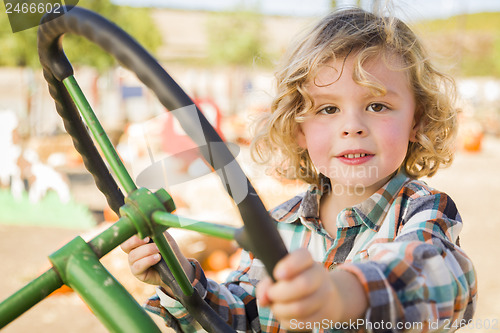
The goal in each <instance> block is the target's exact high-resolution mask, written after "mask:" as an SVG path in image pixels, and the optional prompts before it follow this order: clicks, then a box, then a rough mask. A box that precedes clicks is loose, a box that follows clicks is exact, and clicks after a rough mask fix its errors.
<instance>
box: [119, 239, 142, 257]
mask: <svg viewBox="0 0 500 333" xmlns="http://www.w3.org/2000/svg"><path fill="white" fill-rule="evenodd" d="M148 242H149V237H146V238H144V239H140V238H139V237H137V235H134V236H132V237H130V238H129V239H127V240H126V241H125V242H123V243H122V244H121V245H120V247H121V249H122V250H123V252H125V253H127V254H128V253H129V252H130V251H132V250H133V249H135V248H137V247H139V246H141V245H144V244H147V243H148Z"/></svg>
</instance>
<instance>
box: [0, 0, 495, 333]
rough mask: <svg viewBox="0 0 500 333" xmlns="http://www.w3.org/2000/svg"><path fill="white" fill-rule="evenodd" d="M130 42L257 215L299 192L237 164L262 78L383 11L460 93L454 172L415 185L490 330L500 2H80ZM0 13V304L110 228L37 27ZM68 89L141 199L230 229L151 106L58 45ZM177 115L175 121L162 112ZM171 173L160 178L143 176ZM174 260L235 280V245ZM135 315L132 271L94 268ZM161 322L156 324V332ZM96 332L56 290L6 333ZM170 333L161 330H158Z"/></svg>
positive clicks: (176, 136) (81, 44) (90, 51)
mask: <svg viewBox="0 0 500 333" xmlns="http://www.w3.org/2000/svg"><path fill="white" fill-rule="evenodd" d="M78 5H79V6H82V7H86V8H89V9H92V10H94V11H96V12H98V13H100V14H101V15H103V16H105V17H106V18H108V19H110V20H111V21H113V22H115V23H117V24H118V25H119V26H120V27H122V28H123V29H124V30H125V31H127V32H128V33H130V34H131V35H132V36H134V37H135V38H136V39H137V40H138V41H139V42H140V43H141V44H142V45H143V46H144V47H145V48H146V49H148V50H149V51H150V52H151V53H152V54H153V55H154V56H155V57H156V58H157V59H158V61H159V62H160V63H161V64H162V65H163V66H164V68H165V69H166V70H167V72H169V74H170V75H171V76H172V77H173V78H174V79H175V80H176V81H177V82H178V83H179V84H180V85H181V87H183V89H184V90H185V91H186V92H187V93H188V94H189V95H190V96H191V97H192V98H193V99H194V101H195V102H196V103H197V104H198V105H199V106H200V107H201V108H202V109H203V112H204V114H205V116H206V117H207V118H208V119H209V120H210V122H211V123H212V125H213V126H214V127H215V128H216V130H217V131H218V132H219V133H220V134H221V135H222V136H223V137H224V138H225V139H226V140H227V141H229V142H230V143H232V144H234V146H235V147H236V149H237V155H238V156H237V159H238V161H239V162H241V164H242V166H243V168H244V170H245V172H246V173H247V174H248V176H249V177H250V178H251V181H252V183H253V184H254V185H255V187H256V189H257V191H258V192H259V194H261V196H262V198H263V200H264V202H265V205H266V206H267V207H268V208H272V207H273V206H274V205H276V204H278V203H280V202H282V201H283V200H285V199H287V198H289V197H292V196H293V195H294V194H296V193H298V192H300V191H302V190H303V189H304V185H303V184H300V183H298V182H290V181H288V182H283V181H278V180H276V179H274V178H272V177H270V176H269V175H268V174H267V173H266V170H265V169H264V168H262V167H259V166H257V165H255V164H254V163H253V162H252V161H251V159H250V157H249V153H248V145H249V142H250V140H251V132H250V130H249V127H250V125H251V124H252V121H253V120H254V119H255V117H256V116H258V114H259V113H260V112H263V111H266V110H267V109H268V108H269V105H270V101H271V99H272V96H273V93H274V86H273V70H274V68H275V65H276V64H277V62H278V61H279V59H280V57H281V55H282V54H283V52H284V51H285V49H286V47H287V46H288V45H289V44H290V43H291V42H293V39H294V36H295V35H296V34H297V33H299V32H300V31H302V30H303V29H304V28H305V27H307V26H309V25H310V24H311V23H314V22H315V21H316V20H317V19H318V18H319V17H321V16H323V15H325V14H326V13H328V12H329V11H331V10H332V9H334V8H338V7H345V6H361V7H363V8H365V9H368V10H380V9H384V8H385V9H387V6H389V9H388V10H389V11H391V12H392V13H395V14H396V15H397V16H398V17H400V18H402V19H403V20H405V21H406V22H407V23H409V24H410V25H411V26H412V28H413V29H415V31H416V32H417V33H418V34H419V35H420V36H421V37H422V39H423V40H424V43H425V44H427V46H428V49H429V50H430V51H431V54H432V56H433V57H434V58H435V59H436V61H437V63H438V64H439V66H440V67H441V68H442V69H443V70H445V71H446V72H448V73H450V74H451V75H453V76H454V77H455V78H456V81H457V84H458V89H459V94H460V102H459V103H460V107H461V109H462V112H461V113H460V124H459V126H460V127H459V133H460V134H459V140H458V142H457V147H456V148H457V155H456V160H455V162H454V163H453V165H452V166H451V167H449V168H448V169H445V170H442V171H440V172H438V174H437V175H436V176H434V177H432V178H430V179H426V181H427V182H428V183H429V184H431V185H432V186H435V187H436V188H438V189H440V190H442V191H444V192H447V193H448V194H449V195H450V196H451V197H452V198H453V199H454V200H455V202H456V203H457V206H458V208H459V210H460V212H461V214H462V218H463V220H464V229H463V232H462V235H461V244H462V247H463V249H464V250H465V251H466V252H467V253H468V254H469V256H470V257H472V259H473V261H474V264H475V267H476V270H477V273H478V283H479V301H478V307H477V314H476V316H475V319H476V321H477V323H476V324H475V325H474V328H471V329H462V330H461V331H471V332H483V331H484V332H490V331H499V330H500V326H499V325H500V324H499V321H500V305H499V303H498V302H497V299H498V298H499V297H500V286H499V285H498V283H497V281H496V280H497V275H498V274H499V273H500V270H499V269H498V268H497V266H496V265H497V262H498V260H497V259H495V258H496V250H497V249H498V237H497V236H498V235H499V233H500V218H499V214H498V212H497V211H496V209H495V208H494V207H495V206H496V204H497V198H498V193H500V177H499V175H498V170H499V166H500V156H499V155H500V154H499V153H500V33H499V31H500V2H499V1H497V0H420V1H418V2H417V1H410V0H393V1H391V2H390V5H387V1H376V0H367V1H361V0H357V1H355V0H351V1H347V0H344V1H341V0H337V1H328V0H310V1H307V4H306V2H304V1H299V0H287V1H285V0H268V1H259V0H225V1H222V0H218V1H210V2H208V1H202V0H184V1H181V0H142V1H136V0H135V1H132V0H114V1H110V0H80V1H79V2H78ZM0 8H1V9H2V11H1V13H0V50H1V51H0V152H1V157H0V258H1V264H0V300H3V299H5V298H6V297H8V296H9V295H11V294H12V293H14V292H15V291H16V290H18V289H19V288H21V287H22V286H24V285H25V284H26V283H28V282H29V281H31V280H32V279H33V278H35V277H36V276H38V275H39V274H40V273H42V272H44V271H45V270H46V269H48V268H49V267H50V264H49V261H48V259H47V256H48V255H49V254H51V253H52V252H53V251H55V250H57V249H58V248H60V247H61V246H62V245H64V244H65V243H66V242H68V241H69V240H71V239H72V238H74V237H75V236H77V235H82V236H83V237H84V238H85V239H90V238H91V237H92V236H93V235H96V234H97V233H99V232H100V231H102V230H103V229H104V228H107V227H109V225H110V224H111V223H113V222H114V221H116V219H117V217H116V215H115V214H114V213H113V212H112V211H111V209H110V208H109V207H108V205H107V203H106V200H105V198H104V196H103V195H102V194H100V192H99V191H98V190H97V189H96V187H95V184H94V181H93V178H92V176H90V175H89V174H88V172H87V171H86V169H85V167H84V166H83V163H82V159H81V158H80V156H79V155H78V153H77V152H76V151H75V149H74V148H73V146H72V143H71V139H70V138H69V136H68V135H67V134H66V133H65V131H64V128H63V125H62V121H61V119H60V118H59V116H58V115H57V113H56V111H55V107H54V103H53V101H52V99H51V98H50V96H49V94H48V89H47V85H46V83H45V81H44V79H43V76H42V73H41V68H40V65H39V62H38V55H37V51H36V28H30V29H26V30H23V31H19V32H16V33H13V32H12V29H11V26H10V24H9V18H8V16H7V14H6V10H4V9H6V8H5V7H2V6H0ZM64 49H65V51H66V54H67V56H68V58H69V59H70V61H71V62H72V64H73V66H74V68H75V77H76V79H77V80H78V82H79V84H80V86H81V87H82V89H83V91H84V93H85V95H86V97H87V99H88V100H89V102H90V103H91V105H92V106H93V109H94V111H95V113H96V114H97V115H98V118H99V119H100V121H101V123H102V125H103V127H104V128H105V130H106V132H107V133H108V135H109V137H110V139H111V141H112V142H113V143H114V145H115V147H117V150H118V152H119V154H120V156H121V158H122V159H123V161H124V162H125V164H126V166H127V168H128V170H129V171H130V173H131V175H132V177H133V178H134V179H135V180H136V181H137V183H138V185H139V186H147V187H148V188H159V187H165V188H167V190H168V191H169V192H170V193H171V194H172V196H173V198H174V201H175V202H176V205H177V207H178V210H177V212H178V213H179V214H181V215H184V216H188V217H192V218H198V219H201V220H205V221H214V222H220V223H224V224H233V225H240V223H241V222H240V219H239V217H238V214H237V212H236V211H235V209H234V204H232V202H231V201H230V200H229V199H228V197H227V195H226V194H225V192H224V189H223V187H222V185H220V184H219V183H218V181H217V179H216V177H215V176H214V175H213V174H211V173H210V172H209V171H207V170H206V169H204V165H203V163H202V162H200V159H199V156H197V155H196V154H195V153H189V154H185V153H183V152H186V151H191V150H192V148H193V143H192V142H190V140H189V139H188V138H187V137H186V135H185V133H184V132H183V131H182V129H181V128H180V127H179V125H178V124H177V123H176V121H175V119H174V118H173V117H172V116H171V115H170V114H168V113H166V112H165V109H164V108H163V106H162V105H161V104H159V102H158V101H157V100H156V98H155V97H154V96H153V95H152V93H151V92H150V91H149V90H148V89H147V88H145V87H144V86H142V84H141V83H140V82H139V81H138V80H137V78H136V77H135V75H134V74H132V73H130V72H128V71H127V70H125V69H124V68H123V67H121V66H120V65H119V64H118V63H116V62H115V61H114V60H113V59H112V58H111V57H109V56H108V55H106V54H105V53H104V52H103V51H101V50H99V49H98V48H97V47H95V46H92V45H90V44H89V43H88V42H87V41H85V40H83V39H81V38H79V37H76V36H67V37H65V39H64ZM171 111H174V110H171ZM160 160H165V161H168V165H169V170H170V171H169V175H167V176H166V177H164V175H163V174H161V173H158V172H157V169H155V168H153V167H152V166H153V164H154V163H155V161H160ZM173 233H174V237H175V238H176V239H177V240H178V241H179V243H180V245H181V247H182V248H183V250H184V252H185V254H186V255H187V256H192V257H195V258H197V259H198V260H199V261H200V262H202V265H203V267H204V268H205V270H206V271H207V272H208V275H209V276H211V277H212V278H214V279H217V280H222V279H223V278H224V276H225V274H227V271H228V270H230V269H231V267H234V265H235V262H237V259H238V251H237V249H236V247H235V245H234V244H232V243H230V242H223V241H220V240H215V239H212V238H209V237H204V236H200V235H198V234H193V233H189V232H183V231H174V232H173ZM102 262H103V264H104V265H105V266H106V268H108V270H110V271H111V273H113V275H114V276H115V277H116V278H117V279H118V280H119V281H120V282H122V283H123V284H124V285H125V287H126V288H127V289H128V290H130V291H131V292H132V294H133V295H134V296H135V297H136V299H137V300H138V302H139V303H143V302H144V301H145V300H146V299H147V297H149V296H150V295H152V294H153V293H154V288H153V287H151V286H146V285H144V284H141V283H139V282H138V281H136V280H135V278H134V277H132V275H131V273H130V272H129V268H128V264H127V258H126V255H124V254H123V253H122V252H121V250H120V249H117V250H115V251H113V252H111V253H110V254H108V255H107V256H105V257H104V258H103V259H102ZM158 322H159V321H158ZM35 328H36V329H37V330H38V331H40V332H87V331H89V330H90V331H92V332H105V331H106V330H105V328H104V327H103V326H102V324H101V323H100V322H99V321H98V320H97V319H96V318H95V317H94V315H93V314H92V313H91V311H90V310H89V309H88V308H87V307H86V306H85V304H84V303H83V302H82V301H81V300H80V299H79V297H78V296H77V295H75V294H74V293H73V292H71V290H69V289H68V288H63V289H61V290H59V291H58V292H57V293H54V294H53V295H52V296H50V297H48V298H47V299H46V300H44V301H42V302H41V303H40V304H38V305H37V306H35V307H34V308H33V309H31V310H30V311H28V312H27V313H25V314H24V315H23V316H21V317H20V318H19V319H17V320H16V321H15V322H13V323H11V324H10V325H8V326H7V327H6V328H5V329H4V331H5V332H25V331H27V330H31V329H35ZM164 330H165V331H168V330H167V329H164Z"/></svg>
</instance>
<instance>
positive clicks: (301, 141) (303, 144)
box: [296, 124, 307, 149]
mask: <svg viewBox="0 0 500 333" xmlns="http://www.w3.org/2000/svg"><path fill="white" fill-rule="evenodd" d="M296 134H297V139H296V140H297V144H298V145H299V147H300V148H303V149H307V141H306V136H305V134H304V132H303V131H302V126H300V124H299V125H298V126H297V133H296Z"/></svg>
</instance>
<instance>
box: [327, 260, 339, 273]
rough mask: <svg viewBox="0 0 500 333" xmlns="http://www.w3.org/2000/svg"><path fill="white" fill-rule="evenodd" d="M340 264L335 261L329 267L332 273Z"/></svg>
mask: <svg viewBox="0 0 500 333" xmlns="http://www.w3.org/2000/svg"><path fill="white" fill-rule="evenodd" d="M338 264H339V263H338V262H336V261H334V262H333V263H332V264H331V265H330V266H328V269H329V270H330V271H331V270H333V269H334V268H335V267H336V266H337V265H338Z"/></svg>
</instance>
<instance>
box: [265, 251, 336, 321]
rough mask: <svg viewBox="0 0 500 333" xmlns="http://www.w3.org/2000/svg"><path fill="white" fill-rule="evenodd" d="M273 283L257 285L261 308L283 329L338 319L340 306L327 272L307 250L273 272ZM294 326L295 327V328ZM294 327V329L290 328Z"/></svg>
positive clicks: (290, 258) (334, 287)
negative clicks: (268, 311) (274, 280)
mask: <svg viewBox="0 0 500 333" xmlns="http://www.w3.org/2000/svg"><path fill="white" fill-rule="evenodd" d="M274 276H275V278H276V282H275V283H273V282H272V280H271V278H269V277H266V278H265V279H264V280H262V281H261V282H260V283H259V285H258V286H257V299H258V300H259V303H260V305H262V306H269V307H271V311H272V312H273V314H274V315H275V316H276V318H277V319H279V321H280V323H281V325H282V326H284V327H286V328H290V326H291V323H290V321H292V319H293V321H292V323H295V324H296V323H298V322H304V323H305V322H321V320H323V319H325V318H327V319H328V320H333V321H334V322H336V321H338V320H339V319H340V317H341V316H340V315H341V313H342V312H343V304H342V303H341V302H340V297H339V292H338V290H337V287H336V285H335V284H334V282H333V281H332V278H331V276H330V274H329V273H328V271H326V270H325V269H324V268H323V267H322V266H321V265H320V264H319V263H316V262H315V261H314V260H313V258H312V257H311V254H310V253H309V252H308V251H307V250H306V249H300V250H297V251H294V252H292V253H290V254H289V255H287V256H286V257H285V258H283V259H282V260H281V261H280V262H279V263H278V264H277V265H276V267H275V269H274ZM295 324H294V325H295ZM292 328H293V326H292Z"/></svg>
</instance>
